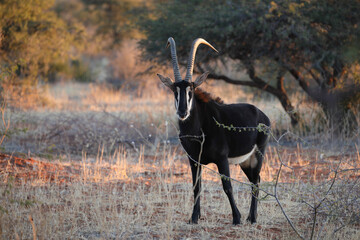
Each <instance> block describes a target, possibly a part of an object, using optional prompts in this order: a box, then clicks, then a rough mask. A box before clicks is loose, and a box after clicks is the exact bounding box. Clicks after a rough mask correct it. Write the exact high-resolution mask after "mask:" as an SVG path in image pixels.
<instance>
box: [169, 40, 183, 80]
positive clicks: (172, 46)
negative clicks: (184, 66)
mask: <svg viewBox="0 0 360 240" xmlns="http://www.w3.org/2000/svg"><path fill="white" fill-rule="evenodd" d="M169 45H170V51H171V61H172V65H173V69H174V77H175V82H180V81H181V75H180V70H179V64H178V60H177V56H176V45H175V40H174V39H173V38H172V37H169V39H168V41H167V44H166V48H168V47H169Z"/></svg>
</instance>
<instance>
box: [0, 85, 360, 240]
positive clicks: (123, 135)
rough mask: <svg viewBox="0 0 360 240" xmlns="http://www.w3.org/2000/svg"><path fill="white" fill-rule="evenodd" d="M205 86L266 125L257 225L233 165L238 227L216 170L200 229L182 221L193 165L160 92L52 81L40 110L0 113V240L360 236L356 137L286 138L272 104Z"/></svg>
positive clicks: (282, 118)
mask: <svg viewBox="0 0 360 240" xmlns="http://www.w3.org/2000/svg"><path fill="white" fill-rule="evenodd" d="M206 87H208V88H209V89H210V90H209V91H211V92H212V93H214V94H215V95H219V96H224V97H223V98H224V100H225V101H226V102H235V101H247V102H252V103H255V104H256V105H258V106H259V107H260V108H261V109H263V110H264V111H265V112H266V113H267V114H268V115H269V116H270V118H271V119H272V122H273V129H274V135H273V138H272V140H271V141H270V146H269V148H268V150H267V153H266V156H265V163H264V165H263V169H262V173H261V179H262V183H261V185H260V190H261V193H260V197H259V200H260V203H259V207H258V222H257V224H254V225H251V224H249V223H247V222H246V221H245V219H246V217H247V214H248V211H249V207H250V197H251V190H250V186H249V184H248V181H247V179H246V178H245V176H244V174H243V173H242V172H241V170H240V168H239V167H238V166H231V174H232V178H233V179H234V180H232V184H233V187H234V192H235V200H236V202H237V205H238V207H239V210H240V212H241V214H242V224H241V225H239V226H233V225H232V216H231V209H230V205H229V203H228V200H227V198H226V195H225V194H224V193H223V190H222V186H221V181H220V176H219V175H217V174H216V171H215V170H216V167H215V166H213V165H209V166H207V168H205V169H204V171H203V191H202V193H201V201H202V206H201V207H202V209H201V210H202V216H201V219H200V221H199V224H198V225H191V224H188V220H189V218H190V215H191V210H192V202H193V200H192V199H193V195H192V184H191V178H190V169H189V166H188V160H187V157H186V155H185V153H184V151H183V149H182V148H181V146H180V145H179V142H178V139H177V137H176V134H177V125H176V118H175V116H174V111H173V102H172V101H173V100H172V96H171V95H170V94H168V93H167V92H166V90H164V89H162V88H159V89H156V91H154V92H152V93H149V92H146V93H137V94H126V93H124V92H122V91H113V90H108V89H106V88H103V87H98V86H89V85H74V84H70V85H69V84H58V85H56V86H52V87H51V88H50V89H48V90H47V92H45V93H43V95H42V96H41V97H39V98H41V99H45V100H44V102H46V104H44V106H42V107H38V106H32V105H31V103H28V102H25V100H18V101H16V102H12V103H11V102H10V103H9V106H8V107H7V108H6V109H5V110H4V111H3V122H2V133H4V132H6V134H4V139H3V141H2V144H1V148H2V152H3V153H2V154H0V238H1V239H295V238H297V237H299V236H298V235H300V236H301V237H303V238H305V239H310V238H317V239H359V238H360V210H359V209H360V199H359V196H360V186H359V178H360V172H359V168H360V155H359V140H358V139H357V138H353V139H350V140H348V141H345V140H344V139H341V143H340V140H339V141H334V139H332V136H331V134H330V133H327V132H323V133H320V132H317V131H316V128H317V124H316V122H314V123H313V125H312V128H311V129H310V130H307V129H306V128H305V127H304V129H298V130H296V131H295V130H294V131H292V130H291V131H287V130H286V129H287V128H288V127H289V126H288V125H287V124H288V123H287V117H286V115H285V114H284V113H283V112H282V110H281V107H280V106H279V105H278V103H277V102H276V101H274V100H271V99H270V100H269V99H267V100H257V99H256V98H254V97H249V95H246V94H244V93H242V92H241V90H240V89H236V88H234V87H222V88H218V87H216V88H215V87H214V86H211V85H208V86H206ZM136 95H138V96H136ZM234 96H236V97H234ZM269 103H271V104H269ZM301 104H302V105H301ZM298 105H301V109H303V110H302V111H303V112H302V114H303V116H304V117H306V118H308V119H316V116H317V114H318V109H317V108H316V107H313V106H311V104H308V103H305V102H304V103H301V101H299V103H298ZM7 123H10V124H9V125H7ZM7 126H8V127H7ZM305 132H306V133H305ZM291 225H292V226H291Z"/></svg>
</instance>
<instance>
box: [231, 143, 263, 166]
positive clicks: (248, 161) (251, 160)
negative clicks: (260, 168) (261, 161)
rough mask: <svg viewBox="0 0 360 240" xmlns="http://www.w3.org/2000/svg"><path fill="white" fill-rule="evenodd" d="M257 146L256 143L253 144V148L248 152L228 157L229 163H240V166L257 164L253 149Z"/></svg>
mask: <svg viewBox="0 0 360 240" xmlns="http://www.w3.org/2000/svg"><path fill="white" fill-rule="evenodd" d="M256 148H257V145H256V144H255V145H254V148H253V149H252V150H251V151H250V152H248V153H247V154H244V155H242V156H238V157H234V158H228V161H229V164H240V165H241V167H245V168H246V167H252V168H253V167H255V166H256V165H257V159H256V157H255V154H254V152H255V150H256Z"/></svg>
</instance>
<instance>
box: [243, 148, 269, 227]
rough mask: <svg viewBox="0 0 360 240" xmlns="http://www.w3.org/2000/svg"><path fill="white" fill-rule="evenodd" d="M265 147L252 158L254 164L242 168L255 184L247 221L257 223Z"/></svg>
mask: <svg viewBox="0 0 360 240" xmlns="http://www.w3.org/2000/svg"><path fill="white" fill-rule="evenodd" d="M264 152H265V146H264V147H261V148H259V149H257V150H256V151H255V153H254V155H253V156H251V159H250V161H255V162H253V163H252V164H249V165H246V166H241V168H242V170H243V171H244V173H245V175H246V176H247V178H248V179H249V181H250V182H251V183H252V184H253V186H251V205H250V212H249V216H248V217H247V219H246V220H247V221H249V222H251V223H252V224H253V223H256V217H257V204H258V197H259V183H260V170H261V166H262V161H263V158H264ZM254 163H256V164H254Z"/></svg>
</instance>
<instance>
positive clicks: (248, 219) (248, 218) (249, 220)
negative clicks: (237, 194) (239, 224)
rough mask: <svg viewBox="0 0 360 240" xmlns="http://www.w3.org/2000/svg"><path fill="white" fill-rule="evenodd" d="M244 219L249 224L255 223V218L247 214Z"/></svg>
mask: <svg viewBox="0 0 360 240" xmlns="http://www.w3.org/2000/svg"><path fill="white" fill-rule="evenodd" d="M246 221H248V222H250V223H251V224H255V223H256V218H251V217H250V216H248V217H247V219H246Z"/></svg>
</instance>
